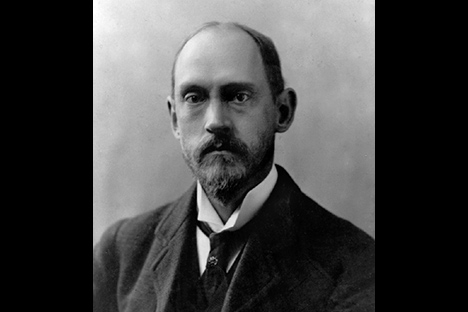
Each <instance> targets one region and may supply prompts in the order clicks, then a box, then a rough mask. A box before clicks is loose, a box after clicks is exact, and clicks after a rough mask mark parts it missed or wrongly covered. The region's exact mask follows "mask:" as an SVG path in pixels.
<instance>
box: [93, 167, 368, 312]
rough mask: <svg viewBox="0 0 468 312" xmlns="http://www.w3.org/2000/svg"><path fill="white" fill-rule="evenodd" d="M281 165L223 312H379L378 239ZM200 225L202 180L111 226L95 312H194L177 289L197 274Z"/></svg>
mask: <svg viewBox="0 0 468 312" xmlns="http://www.w3.org/2000/svg"><path fill="white" fill-rule="evenodd" d="M277 168H278V181H277V183H276V185H275V187H274V189H273V191H272V194H271V195H270V197H269V198H268V200H267V201H266V202H265V204H264V206H263V207H262V209H261V210H260V212H259V213H258V214H257V216H255V218H254V219H253V220H252V221H251V222H256V225H255V227H254V228H255V230H254V231H253V232H252V233H251V234H250V236H249V239H248V241H247V243H246V245H245V248H244V250H243V252H242V253H241V258H240V261H239V263H238V266H237V268H236V271H235V273H234V276H233V278H232V282H231V284H230V287H229V290H228V292H227V294H226V299H225V303H224V306H223V310H222V311H223V312H233V311H239V312H240V311H374V310H375V308H374V300H375V293H374V284H375V277H374V267H375V260H374V259H375V258H374V257H375V256H374V240H373V239H372V238H371V237H370V236H368V235H367V234H365V233H364V232H363V231H361V230H360V229H358V228H357V227H355V226H354V225H352V224H351V223H349V222H348V221H345V220H343V219H341V218H339V217H337V216H335V215H333V214H331V213H330V212H328V211H327V210H325V209H323V208H322V207H320V206H319V205H318V204H317V203H316V202H314V201H313V200H312V199H310V198H309V197H307V196H306V195H305V194H303V193H302V192H301V190H300V189H299V187H298V186H297V185H296V184H295V183H294V181H293V180H292V179H291V177H290V176H289V175H288V174H287V173H286V171H285V170H284V169H283V168H281V167H280V166H277ZM195 226H196V184H194V185H193V186H192V187H191V188H190V189H189V190H188V191H187V192H186V193H185V194H184V195H183V196H182V197H181V198H180V199H178V200H177V201H175V202H173V203H170V204H167V205H165V206H162V207H159V208H157V209H155V210H154V211H151V212H148V213H145V214H143V215H140V216H137V217H135V218H131V219H125V220H122V221H119V222H117V223H116V224H114V225H113V226H112V227H110V228H109V229H108V230H107V231H106V232H105V233H104V235H103V237H102V239H101V241H100V242H99V244H98V245H96V247H95V248H94V256H93V258H94V259H93V292H94V298H93V306H94V311H138V312H146V311H148V312H149V311H151V312H154V311H158V312H162V311H185V308H183V307H182V306H183V303H181V302H179V301H180V300H178V299H180V296H179V294H178V292H179V290H180V289H181V285H183V283H184V281H185V279H186V276H187V275H186V274H187V272H189V271H187V270H188V269H187V268H191V269H192V270H195V269H198V267H196V266H191V265H189V262H190V263H191V262H193V261H191V260H189V259H188V257H196V254H191V255H189V254H187V252H186V250H188V249H187V246H188V244H193V243H194V242H195ZM192 260H193V259H192ZM180 304H182V305H180Z"/></svg>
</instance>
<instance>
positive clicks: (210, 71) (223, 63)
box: [174, 25, 266, 85]
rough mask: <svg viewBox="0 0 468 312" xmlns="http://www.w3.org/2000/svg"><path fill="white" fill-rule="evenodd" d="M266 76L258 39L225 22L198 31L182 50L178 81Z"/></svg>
mask: <svg viewBox="0 0 468 312" xmlns="http://www.w3.org/2000/svg"><path fill="white" fill-rule="evenodd" d="M223 75H224V76H225V77H226V78H230V79H236V78H239V79H241V78H243V79H247V78H249V79H256V80H259V79H260V80H265V82H266V76H265V71H264V68H263V62H262V57H261V54H260V51H259V48H258V46H257V44H256V43H255V41H254V40H253V39H252V38H251V37H250V35H248V34H247V33H246V32H244V31H243V30H241V29H239V28H237V27H235V26H232V25H222V26H216V27H210V28H208V29H205V30H203V31H201V32H200V33H198V34H196V35H195V36H194V37H193V38H191V39H190V40H189V41H188V42H187V43H186V44H185V46H184V47H183V49H182V50H181V52H180V54H179V57H178V59H177V61H176V65H175V77H174V78H175V83H176V85H178V84H180V83H182V82H183V81H184V80H186V79H189V78H190V79H194V78H199V79H201V78H203V77H208V78H210V77H211V78H222V77H221V76H223Z"/></svg>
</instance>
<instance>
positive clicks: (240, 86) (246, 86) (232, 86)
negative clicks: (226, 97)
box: [221, 82, 257, 92]
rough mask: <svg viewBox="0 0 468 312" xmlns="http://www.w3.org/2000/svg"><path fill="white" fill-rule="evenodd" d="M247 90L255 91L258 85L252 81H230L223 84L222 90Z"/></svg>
mask: <svg viewBox="0 0 468 312" xmlns="http://www.w3.org/2000/svg"><path fill="white" fill-rule="evenodd" d="M240 90H247V91H250V92H255V91H256V90H257V87H256V86H255V84H253V83H250V82H230V83H227V84H225V85H222V86H221V91H240Z"/></svg>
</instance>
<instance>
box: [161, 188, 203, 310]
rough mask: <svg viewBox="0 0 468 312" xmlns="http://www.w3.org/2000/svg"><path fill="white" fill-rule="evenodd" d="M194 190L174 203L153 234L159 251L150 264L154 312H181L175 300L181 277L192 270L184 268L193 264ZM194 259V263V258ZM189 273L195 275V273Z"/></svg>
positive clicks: (180, 287) (191, 189)
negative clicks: (154, 303) (155, 305)
mask: <svg viewBox="0 0 468 312" xmlns="http://www.w3.org/2000/svg"><path fill="white" fill-rule="evenodd" d="M195 186H196V184H194V185H193V186H192V187H191V188H190V189H189V191H187V193H186V194H185V195H184V196H183V197H182V198H181V199H180V200H179V201H178V202H177V203H175V205H174V207H173V208H172V209H171V213H170V215H169V216H168V217H167V218H166V219H165V220H164V221H163V222H162V223H161V224H160V225H159V226H158V227H157V228H156V231H155V235H156V240H157V244H159V247H158V249H159V250H160V251H159V253H158V255H157V256H156V257H155V261H154V262H153V264H152V271H153V283H154V289H155V293H156V300H157V307H156V312H162V311H164V312H168V311H180V310H183V308H182V307H181V306H180V304H184V302H183V301H181V300H177V299H178V298H177V297H176V296H177V295H178V294H180V293H181V289H182V288H183V285H184V283H186V282H187V280H186V279H187V276H186V275H185V276H184V273H185V272H187V271H189V269H193V268H191V267H189V266H188V264H189V263H193V257H194V255H192V254H191V251H192V250H193V248H191V247H193V246H190V244H196V237H195V226H196V200H195V194H196V192H195ZM195 246H196V245H195ZM195 251H196V248H195ZM195 259H197V258H196V254H195ZM197 267H198V265H197ZM192 271H193V270H192ZM192 273H193V274H198V272H192Z"/></svg>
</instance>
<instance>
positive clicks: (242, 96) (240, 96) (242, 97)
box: [232, 92, 250, 104]
mask: <svg viewBox="0 0 468 312" xmlns="http://www.w3.org/2000/svg"><path fill="white" fill-rule="evenodd" d="M249 99H250V96H249V95H248V94H247V93H242V92H239V93H236V94H235V95H234V97H233V99H232V101H233V102H235V103H237V104H242V103H244V102H246V101H247V100H249Z"/></svg>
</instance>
